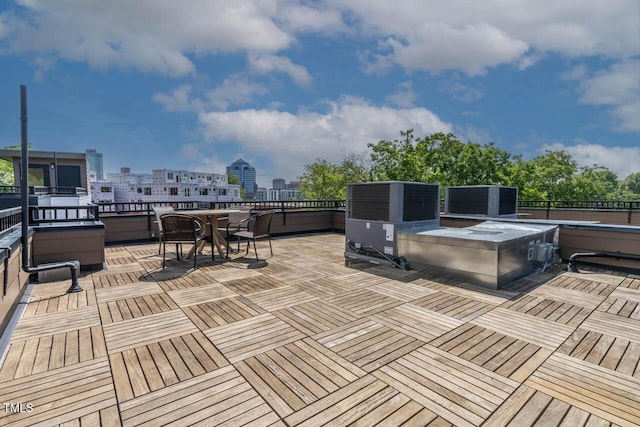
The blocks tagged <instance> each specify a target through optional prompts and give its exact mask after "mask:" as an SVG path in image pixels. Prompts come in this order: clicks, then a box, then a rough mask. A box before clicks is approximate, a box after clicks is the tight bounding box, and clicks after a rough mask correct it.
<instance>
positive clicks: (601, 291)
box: [547, 273, 622, 298]
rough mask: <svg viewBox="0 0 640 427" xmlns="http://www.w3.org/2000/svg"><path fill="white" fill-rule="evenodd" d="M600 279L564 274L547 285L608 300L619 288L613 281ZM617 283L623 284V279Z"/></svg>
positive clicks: (591, 276)
mask: <svg viewBox="0 0 640 427" xmlns="http://www.w3.org/2000/svg"><path fill="white" fill-rule="evenodd" d="M599 279H600V278H599V277H596V276H593V275H588V276H587V277H585V276H580V275H577V273H563V274H561V275H560V276H556V277H554V278H553V279H551V280H550V281H549V282H548V283H547V285H548V286H555V287H558V288H563V289H571V290H574V291H579V292H584V293H587V294H592V295H597V296H600V297H605V298H606V297H607V296H609V294H610V293H611V292H613V290H614V289H615V288H616V287H617V284H615V283H611V281H602V280H599ZM617 281H618V282H621V281H622V279H619V280H617Z"/></svg>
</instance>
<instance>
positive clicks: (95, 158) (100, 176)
mask: <svg viewBox="0 0 640 427" xmlns="http://www.w3.org/2000/svg"><path fill="white" fill-rule="evenodd" d="M85 153H86V154H87V163H89V174H90V175H95V177H96V180H97V181H104V169H103V166H102V153H98V151H97V150H96V149H95V148H88V149H87V150H86V151H85Z"/></svg>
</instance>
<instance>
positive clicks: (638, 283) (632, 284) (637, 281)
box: [618, 275, 640, 290]
mask: <svg viewBox="0 0 640 427" xmlns="http://www.w3.org/2000/svg"><path fill="white" fill-rule="evenodd" d="M622 288H625V289H635V290H640V278H638V277H636V278H633V277H631V275H629V277H627V278H625V279H624V280H623V281H622V283H620V286H619V287H618V289H622Z"/></svg>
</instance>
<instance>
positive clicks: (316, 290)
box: [291, 277, 353, 297]
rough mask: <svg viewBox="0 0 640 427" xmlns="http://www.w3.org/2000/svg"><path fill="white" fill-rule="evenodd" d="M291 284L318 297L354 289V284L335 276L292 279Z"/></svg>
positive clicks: (330, 295)
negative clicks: (344, 281)
mask: <svg viewBox="0 0 640 427" xmlns="http://www.w3.org/2000/svg"><path fill="white" fill-rule="evenodd" d="M291 285H292V286H295V287H297V288H298V289H300V290H303V291H305V292H308V293H310V294H313V295H316V296H318V297H332V296H335V295H339V294H342V293H343V292H348V291H351V290H353V286H350V285H348V284H345V283H343V282H342V281H341V280H338V279H336V278H334V277H320V278H315V279H308V280H300V281H292V282H291Z"/></svg>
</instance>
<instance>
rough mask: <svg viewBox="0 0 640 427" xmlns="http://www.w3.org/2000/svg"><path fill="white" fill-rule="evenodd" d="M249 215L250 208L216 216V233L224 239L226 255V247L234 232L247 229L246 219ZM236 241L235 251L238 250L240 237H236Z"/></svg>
mask: <svg viewBox="0 0 640 427" xmlns="http://www.w3.org/2000/svg"><path fill="white" fill-rule="evenodd" d="M250 216H251V211H250V210H243V211H240V212H231V213H230V214H229V215H228V216H227V217H225V218H218V233H220V234H221V235H222V237H223V238H224V239H225V241H226V246H227V255H228V254H229V251H228V249H229V245H230V244H231V239H232V238H233V234H234V232H238V231H248V230H249V222H248V221H246V220H247V219H249V217H250ZM236 242H237V243H238V249H237V250H236V252H240V239H239V238H236Z"/></svg>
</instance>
